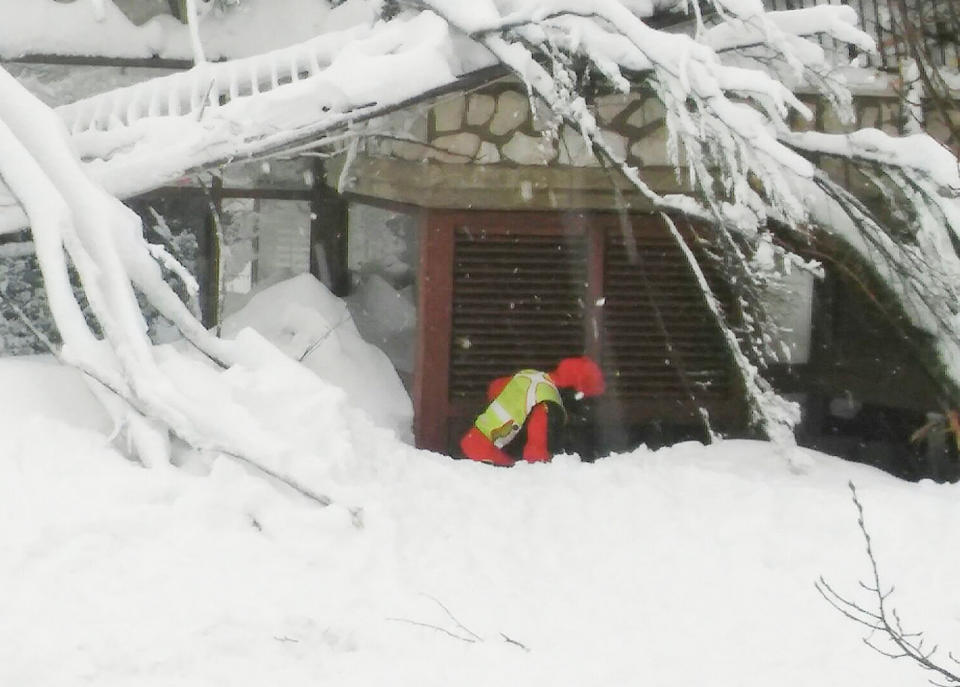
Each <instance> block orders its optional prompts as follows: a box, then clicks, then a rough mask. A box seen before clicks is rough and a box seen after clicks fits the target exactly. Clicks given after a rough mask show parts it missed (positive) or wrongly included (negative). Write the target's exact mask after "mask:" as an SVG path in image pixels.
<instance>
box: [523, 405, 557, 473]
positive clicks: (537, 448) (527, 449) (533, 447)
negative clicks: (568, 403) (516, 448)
mask: <svg viewBox="0 0 960 687" xmlns="http://www.w3.org/2000/svg"><path fill="white" fill-rule="evenodd" d="M548 412H549V411H548V408H547V404H546V403H538V404H537V405H535V406H534V407H533V410H531V411H530V417H528V418H527V443H526V445H525V446H524V447H523V458H524V460H526V461H527V462H530V463H535V462H539V461H546V460H550V458H551V457H552V456H551V455H550V447H549V446H548V445H547V434H548V424H549V421H548V419H547V413H548Z"/></svg>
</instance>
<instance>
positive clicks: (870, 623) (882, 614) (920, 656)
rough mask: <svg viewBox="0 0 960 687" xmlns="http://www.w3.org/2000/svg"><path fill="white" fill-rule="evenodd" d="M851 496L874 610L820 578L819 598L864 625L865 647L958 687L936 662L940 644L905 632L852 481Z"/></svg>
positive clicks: (959, 681)
mask: <svg viewBox="0 0 960 687" xmlns="http://www.w3.org/2000/svg"><path fill="white" fill-rule="evenodd" d="M848 484H849V487H850V493H851V496H852V499H853V503H854V505H855V506H856V508H857V525H858V526H859V527H860V532H861V533H862V534H863V539H864V542H865V543H866V549H867V558H868V559H869V561H870V572H871V578H872V580H871V581H870V582H863V581H860V586H861V587H862V588H863V589H865V590H866V591H868V592H869V593H870V594H871V595H872V596H873V604H872V606H871V607H867V606H864V605H861V604H860V603H858V602H856V601H851V600H850V599H848V598H847V597H845V596H843V595H841V594H840V593H838V592H837V591H836V590H834V589H833V587H831V586H830V584H829V583H828V582H827V581H826V580H825V579H824V578H823V577H822V576H821V577H820V578H819V579H818V580H817V582H815V583H814V586H815V587H816V589H817V591H818V592H820V595H821V596H822V597H823V598H824V599H825V600H826V601H827V602H828V603H829V604H830V605H831V606H833V607H834V608H835V609H837V611H839V612H840V613H841V614H842V615H844V616H845V617H847V618H849V619H850V620H852V621H854V622H855V623H858V624H860V625H863V626H864V627H866V628H868V629H869V630H870V634H868V635H867V636H866V637H864V638H863V642H864V644H866V645H867V646H869V647H870V648H871V649H873V650H874V651H876V652H877V653H879V654H881V655H883V656H886V657H887V658H893V659H899V658H905V659H908V660H910V661H913V662H914V663H916V664H917V665H918V666H920V667H921V668H923V669H924V670H927V671H930V672H932V673H935V674H937V675H938V676H940V677H941V678H943V679H944V680H946V682H942V683H940V682H934V681H933V680H931V682H932V683H933V684H935V685H944V686H946V685H958V684H960V674H958V673H955V672H952V671H950V670H948V669H947V668H944V667H943V666H942V665H941V664H940V663H938V662H937V661H936V660H935V655H936V653H937V650H938V648H939V647H938V646H937V645H933V646H932V647H927V646H926V639H925V637H924V634H923V632H908V631H906V630H905V629H904V627H903V623H902V622H901V620H900V614H899V613H898V612H897V610H896V608H894V607H892V606H891V605H890V604H889V600H890V597H891V596H892V595H893V591H894V587H892V586H891V587H889V588H888V589H887V590H886V591H883V590H884V586H883V585H882V584H881V581H880V571H879V566H878V564H877V557H876V555H875V553H874V550H873V540H872V539H871V537H870V533H869V532H868V531H867V527H866V523H865V521H864V515H863V504H862V503H860V499H859V498H858V496H857V489H856V487H855V486H854V484H853V482H849V483H848ZM875 633H879V634H880V638H881V639H884V640H885V641H886V642H888V643H889V644H890V645H891V647H890V648H886V647H884V646H880V645H878V644H877V640H875V639H874V635H875ZM947 655H948V657H949V658H950V659H951V660H952V661H953V662H954V663H958V661H957V659H956V658H955V657H954V655H953V653H952V652H950V653H948V654H947Z"/></svg>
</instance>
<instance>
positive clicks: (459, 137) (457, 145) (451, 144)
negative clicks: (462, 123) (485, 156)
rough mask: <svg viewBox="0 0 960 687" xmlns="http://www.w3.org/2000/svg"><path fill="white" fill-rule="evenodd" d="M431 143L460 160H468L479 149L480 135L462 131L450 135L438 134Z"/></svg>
mask: <svg viewBox="0 0 960 687" xmlns="http://www.w3.org/2000/svg"><path fill="white" fill-rule="evenodd" d="M433 145H434V146H436V147H437V148H440V149H442V150H444V151H446V152H448V153H451V155H453V156H455V157H456V158H458V159H459V161H461V162H468V161H470V160H472V159H473V158H474V157H475V156H476V154H477V151H478V150H479V149H480V137H479V136H477V135H476V134H471V133H468V132H462V133H459V134H452V135H450V136H440V137H439V138H436V139H434V140H433Z"/></svg>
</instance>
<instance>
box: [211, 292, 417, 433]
mask: <svg viewBox="0 0 960 687" xmlns="http://www.w3.org/2000/svg"><path fill="white" fill-rule="evenodd" d="M245 327H251V328H252V329H255V330H256V331H257V332H258V333H260V334H261V335H262V336H263V337H265V338H266V339H268V340H270V341H271V342H272V343H274V344H275V345H276V346H277V347H278V348H279V349H280V350H281V351H283V352H284V353H286V354H287V355H288V356H290V357H291V358H293V359H294V360H297V361H300V362H302V363H303V365H304V367H305V368H306V369H305V370H304V374H310V372H309V371H311V370H312V372H313V373H315V374H316V375H317V376H319V377H320V378H321V379H323V380H325V381H327V382H330V383H331V384H333V385H335V386H337V387H340V388H341V389H343V391H344V392H345V393H346V396H347V399H348V402H349V404H350V405H352V406H354V407H356V408H359V409H361V410H363V411H364V412H366V413H367V414H368V415H369V416H370V419H371V420H373V422H374V423H375V424H377V425H379V426H380V427H384V428H387V429H390V430H393V431H394V432H396V433H397V435H398V436H399V437H401V438H403V439H407V440H409V438H410V436H411V425H412V422H413V406H412V404H411V402H410V397H409V396H408V395H407V392H406V391H405V389H404V388H403V384H402V383H401V382H400V378H399V377H398V376H397V372H396V370H395V369H394V368H393V365H392V364H391V363H390V360H389V359H388V358H387V356H386V355H385V354H384V353H383V351H381V350H380V349H378V348H377V347H376V346H374V345H372V344H370V343H367V342H366V341H364V340H363V339H362V338H361V337H360V334H359V332H358V331H357V326H356V324H355V323H354V321H353V318H352V317H351V315H350V312H349V311H348V310H347V305H346V303H344V302H343V301H342V300H340V299H339V298H337V297H336V296H334V295H333V294H331V293H330V291H329V290H327V288H326V287H325V286H323V284H321V283H320V282H319V281H317V280H316V279H315V278H314V277H312V276H310V275H309V274H303V275H300V276H298V277H294V278H293V279H290V280H287V281H284V282H281V283H279V284H274V285H273V286H270V287H267V288H266V289H264V290H262V291H260V292H258V293H257V294H255V295H254V296H253V297H252V298H251V299H250V301H249V302H248V303H247V304H246V305H245V306H244V307H243V308H242V309H241V310H240V311H239V312H237V313H235V314H233V315H231V316H229V317H228V318H227V319H226V320H225V321H224V324H223V335H224V336H225V337H228V338H233V337H235V336H236V335H237V333H238V332H240V330H242V329H243V328H245Z"/></svg>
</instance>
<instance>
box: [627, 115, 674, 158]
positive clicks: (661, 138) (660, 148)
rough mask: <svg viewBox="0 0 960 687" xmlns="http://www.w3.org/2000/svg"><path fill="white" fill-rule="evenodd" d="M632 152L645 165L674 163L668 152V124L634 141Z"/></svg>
mask: <svg viewBox="0 0 960 687" xmlns="http://www.w3.org/2000/svg"><path fill="white" fill-rule="evenodd" d="M630 154H631V155H632V156H633V157H635V158H637V159H638V160H639V161H640V164H642V165H644V166H650V165H655V166H663V165H671V164H673V163H672V162H671V161H670V157H669V155H668V154H667V126H666V124H663V125H661V126H659V127H657V128H656V129H654V130H653V131H652V132H650V133H649V134H647V135H646V136H644V137H643V138H640V139H637V140H635V141H633V143H632V144H631V145H630Z"/></svg>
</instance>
